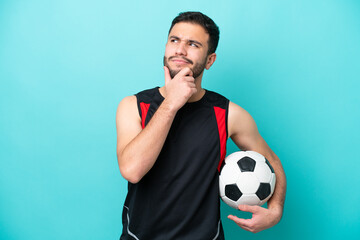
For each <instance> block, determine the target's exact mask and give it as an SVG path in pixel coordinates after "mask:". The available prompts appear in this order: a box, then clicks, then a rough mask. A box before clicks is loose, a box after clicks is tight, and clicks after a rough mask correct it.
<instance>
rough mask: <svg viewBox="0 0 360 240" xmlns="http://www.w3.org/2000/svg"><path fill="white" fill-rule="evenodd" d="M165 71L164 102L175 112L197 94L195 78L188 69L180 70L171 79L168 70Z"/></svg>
mask: <svg viewBox="0 0 360 240" xmlns="http://www.w3.org/2000/svg"><path fill="white" fill-rule="evenodd" d="M164 70H165V94H166V95H165V100H164V101H165V102H166V103H167V104H168V105H169V106H170V107H171V108H172V109H173V110H175V111H177V110H179V109H180V108H181V107H182V106H184V104H185V103H186V102H187V101H188V100H189V99H190V97H191V96H192V95H193V94H195V93H196V92H197V89H196V85H195V78H194V77H193V72H192V71H191V69H190V68H188V67H185V68H183V69H181V71H180V72H178V74H176V75H175V77H174V78H173V79H171V76H170V71H169V69H168V68H167V67H166V66H164Z"/></svg>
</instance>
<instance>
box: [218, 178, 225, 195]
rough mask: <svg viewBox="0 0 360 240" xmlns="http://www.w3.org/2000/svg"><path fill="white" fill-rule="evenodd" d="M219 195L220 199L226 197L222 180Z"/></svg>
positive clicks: (220, 180)
mask: <svg viewBox="0 0 360 240" xmlns="http://www.w3.org/2000/svg"><path fill="white" fill-rule="evenodd" d="M219 193H220V197H223V196H225V184H224V183H223V182H222V179H221V178H219Z"/></svg>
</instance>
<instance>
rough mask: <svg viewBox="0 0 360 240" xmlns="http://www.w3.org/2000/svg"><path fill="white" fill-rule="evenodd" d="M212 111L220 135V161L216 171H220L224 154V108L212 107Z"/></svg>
mask: <svg viewBox="0 0 360 240" xmlns="http://www.w3.org/2000/svg"><path fill="white" fill-rule="evenodd" d="M214 111H215V116H216V122H217V126H218V130H219V137H220V162H219V165H218V171H219V172H220V168H221V164H222V162H223V161H224V159H225V155H226V110H225V109H222V108H220V107H214Z"/></svg>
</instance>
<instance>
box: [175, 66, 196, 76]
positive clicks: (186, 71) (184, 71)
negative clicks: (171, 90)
mask: <svg viewBox="0 0 360 240" xmlns="http://www.w3.org/2000/svg"><path fill="white" fill-rule="evenodd" d="M178 74H180V75H182V76H191V77H192V76H193V72H192V71H191V69H190V68H189V67H185V68H183V69H181V71H180V72H179V73H178Z"/></svg>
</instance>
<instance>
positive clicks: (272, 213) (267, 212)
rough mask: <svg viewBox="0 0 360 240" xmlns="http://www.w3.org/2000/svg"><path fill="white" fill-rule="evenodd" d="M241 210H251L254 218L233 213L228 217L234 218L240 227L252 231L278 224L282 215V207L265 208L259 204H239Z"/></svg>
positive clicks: (255, 231)
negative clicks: (245, 217) (239, 216)
mask: <svg viewBox="0 0 360 240" xmlns="http://www.w3.org/2000/svg"><path fill="white" fill-rule="evenodd" d="M238 208H239V210H241V211H244V212H251V213H252V218H250V219H243V218H238V217H236V216H233V215H229V216H228V218H229V219H231V220H233V221H234V222H235V223H236V224H237V225H239V227H241V228H242V229H245V230H247V231H249V232H252V233H257V232H260V231H262V230H265V229H267V228H271V227H272V226H274V225H276V224H277V223H278V222H279V221H280V219H281V216H282V209H278V208H273V209H271V208H269V209H267V208H263V207H259V206H250V205H239V206H238Z"/></svg>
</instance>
